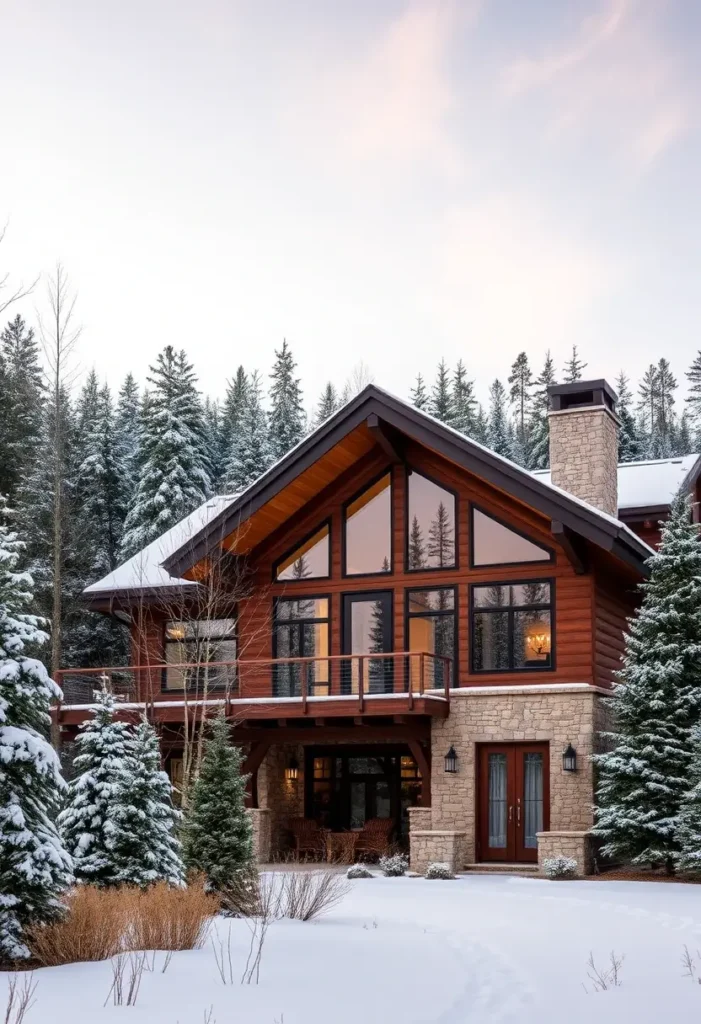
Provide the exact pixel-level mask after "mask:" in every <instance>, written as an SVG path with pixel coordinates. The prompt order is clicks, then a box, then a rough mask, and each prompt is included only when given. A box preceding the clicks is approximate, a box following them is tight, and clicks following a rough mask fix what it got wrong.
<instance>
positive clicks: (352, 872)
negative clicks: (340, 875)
mask: <svg viewBox="0 0 701 1024" xmlns="http://www.w3.org/2000/svg"><path fill="white" fill-rule="evenodd" d="M346 878H351V879H352V878H374V875H373V873H372V871H368V869H367V868H366V867H365V865H364V864H354V865H353V866H352V867H350V868H348V870H347V871H346Z"/></svg>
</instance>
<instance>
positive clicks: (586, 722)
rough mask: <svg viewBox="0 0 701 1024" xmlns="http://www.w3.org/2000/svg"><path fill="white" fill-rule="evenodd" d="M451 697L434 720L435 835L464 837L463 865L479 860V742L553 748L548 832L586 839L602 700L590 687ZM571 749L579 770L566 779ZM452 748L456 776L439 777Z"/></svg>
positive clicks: (570, 773)
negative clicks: (582, 835) (448, 833)
mask: <svg viewBox="0 0 701 1024" xmlns="http://www.w3.org/2000/svg"><path fill="white" fill-rule="evenodd" d="M495 689H496V688H494V689H492V690H491V692H488V693H486V692H482V693H480V692H475V693H464V694H463V693H460V694H454V695H453V696H452V697H451V702H450V714H449V715H448V717H447V718H444V719H440V720H438V719H434V721H433V725H432V729H431V745H432V760H433V773H432V786H431V805H432V806H431V810H432V813H431V828H432V829H434V830H436V831H461V832H464V833H465V840H464V844H463V855H464V858H465V860H464V863H466V864H467V863H474V862H475V861H476V860H478V851H477V820H476V816H477V769H478V765H477V757H478V745H479V744H481V743H511V742H529V741H530V742H541V743H542V742H547V743H548V744H549V748H550V770H549V782H550V826H549V827H550V831H552V832H574V833H576V832H585V831H586V830H587V829H589V828H590V827H591V825H592V824H593V816H592V804H593V798H594V778H593V772H592V765H591V763H590V761H589V755H590V754H592V753H593V752H594V750H595V747H596V745H597V742H596V739H595V730H596V729H598V728H599V727H600V724H601V719H602V716H601V711H600V704H601V697H600V695H599V694H598V693H597V692H596V691H595V690H594V689H593V688H586V689H566V688H565V687H557V686H552V687H550V688H547V687H545V686H537V685H534V686H532V687H529V688H528V692H525V693H524V692H523V691H520V692H509V690H510V688H509V687H504V691H503V692H495ZM569 743H571V744H572V746H573V747H574V748H575V749H576V751H577V771H576V772H565V771H564V770H563V767H562V752H563V750H564V749H565V748H566V747H567V745H568V744H569ZM451 745H453V746H454V747H455V749H456V751H457V754H458V771H457V773H456V774H455V775H451V774H448V773H446V772H444V771H442V767H443V757H444V755H445V752H446V750H448V748H449V747H450V746H451Z"/></svg>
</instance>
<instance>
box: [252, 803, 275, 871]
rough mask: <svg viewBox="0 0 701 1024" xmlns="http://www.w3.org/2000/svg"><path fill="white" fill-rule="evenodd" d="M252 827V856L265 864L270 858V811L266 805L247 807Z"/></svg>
mask: <svg viewBox="0 0 701 1024" xmlns="http://www.w3.org/2000/svg"><path fill="white" fill-rule="evenodd" d="M248 814H249V816H250V819H251V828H252V829H253V856H254V857H255V859H256V860H257V861H258V862H259V863H261V864H265V863H267V862H268V861H269V860H270V811H269V810H268V809H267V808H266V807H249V809H248Z"/></svg>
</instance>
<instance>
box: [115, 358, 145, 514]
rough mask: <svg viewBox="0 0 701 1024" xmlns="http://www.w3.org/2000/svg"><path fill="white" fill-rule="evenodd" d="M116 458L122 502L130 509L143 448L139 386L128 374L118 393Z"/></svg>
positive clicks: (132, 376) (131, 374)
mask: <svg viewBox="0 0 701 1024" xmlns="http://www.w3.org/2000/svg"><path fill="white" fill-rule="evenodd" d="M114 436H115V446H116V458H117V460H118V462H119V464H120V466H121V473H122V496H123V497H122V502H123V504H124V508H125V509H126V508H128V507H129V504H130V502H131V500H132V498H133V497H134V493H135V491H136V483H137V480H138V474H139V448H140V446H141V400H140V398H139V385H138V384H137V383H136V378H135V377H134V375H133V373H128V374H127V375H126V377H125V378H124V383H123V384H122V386H121V388H120V389H119V396H118V398H117V409H116V412H115V418H114Z"/></svg>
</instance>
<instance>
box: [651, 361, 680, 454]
mask: <svg viewBox="0 0 701 1024" xmlns="http://www.w3.org/2000/svg"><path fill="white" fill-rule="evenodd" d="M676 389H677V381H676V379H675V377H674V374H673V373H672V369H671V367H670V365H669V361H668V360H667V359H664V358H662V359H660V361H659V363H658V364H657V393H656V402H655V423H654V441H653V452H654V457H655V458H657V459H668V458H669V457H670V455H673V454H674V433H675V413H674V392H675V391H676Z"/></svg>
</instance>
